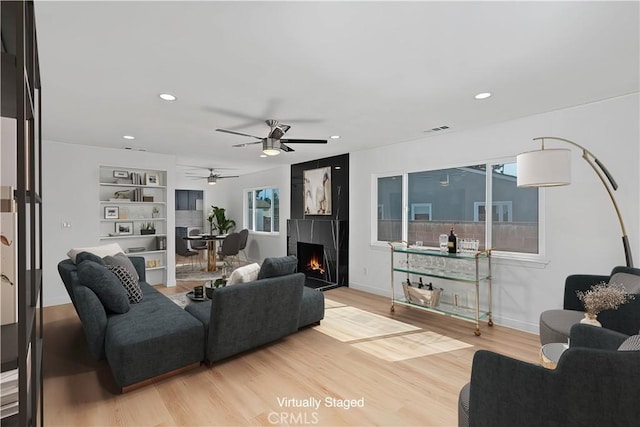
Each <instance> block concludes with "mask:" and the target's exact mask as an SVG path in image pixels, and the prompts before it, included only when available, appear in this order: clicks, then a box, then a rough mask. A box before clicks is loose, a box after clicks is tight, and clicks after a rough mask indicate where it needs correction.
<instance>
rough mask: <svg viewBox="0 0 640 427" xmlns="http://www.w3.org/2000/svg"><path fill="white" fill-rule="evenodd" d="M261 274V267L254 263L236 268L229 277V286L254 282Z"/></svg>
mask: <svg viewBox="0 0 640 427" xmlns="http://www.w3.org/2000/svg"><path fill="white" fill-rule="evenodd" d="M259 272H260V265H259V264H258V263H255V262H254V263H253V264H249V265H245V266H243V267H239V268H236V269H235V270H233V273H231V276H229V280H228V281H227V285H235V284H236V283H247V282H253V281H255V280H257V279H258V273H259Z"/></svg>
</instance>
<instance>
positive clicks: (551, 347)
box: [540, 342, 569, 369]
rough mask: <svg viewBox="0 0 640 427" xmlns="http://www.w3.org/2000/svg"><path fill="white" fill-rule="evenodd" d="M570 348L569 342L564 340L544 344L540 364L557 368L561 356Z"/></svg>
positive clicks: (549, 367)
mask: <svg viewBox="0 0 640 427" xmlns="http://www.w3.org/2000/svg"><path fill="white" fill-rule="evenodd" d="M568 348H569V344H567V343H563V342H552V343H549V344H545V345H543V346H542V348H541V349H540V364H541V365H542V366H544V367H545V368H548V369H555V368H556V365H557V364H558V360H560V356H561V355H562V353H564V351H565V350H566V349H568Z"/></svg>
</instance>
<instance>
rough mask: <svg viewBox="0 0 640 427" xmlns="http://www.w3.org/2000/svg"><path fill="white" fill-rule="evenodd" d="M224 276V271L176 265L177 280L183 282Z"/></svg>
mask: <svg viewBox="0 0 640 427" xmlns="http://www.w3.org/2000/svg"><path fill="white" fill-rule="evenodd" d="M218 277H222V271H221V270H218V271H202V270H200V269H198V268H194V267H192V266H190V265H179V266H176V280H179V281H181V282H184V281H191V280H213V279H217V278H218Z"/></svg>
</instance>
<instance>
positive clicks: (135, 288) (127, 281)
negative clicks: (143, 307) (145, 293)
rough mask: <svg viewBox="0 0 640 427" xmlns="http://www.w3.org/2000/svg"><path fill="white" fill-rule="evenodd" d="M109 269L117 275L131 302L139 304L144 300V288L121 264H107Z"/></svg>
mask: <svg viewBox="0 0 640 427" xmlns="http://www.w3.org/2000/svg"><path fill="white" fill-rule="evenodd" d="M107 269H108V270H109V271H111V272H112V273H113V274H115V275H116V277H117V278H118V280H119V281H120V283H121V284H122V286H123V287H124V289H125V290H126V291H127V297H128V298H129V302H130V303H132V304H137V303H139V302H140V301H141V300H142V289H140V285H139V284H138V280H136V278H135V277H133V275H132V274H131V273H130V272H129V270H127V269H126V268H124V267H123V266H121V265H107Z"/></svg>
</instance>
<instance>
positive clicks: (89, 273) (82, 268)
mask: <svg viewBox="0 0 640 427" xmlns="http://www.w3.org/2000/svg"><path fill="white" fill-rule="evenodd" d="M78 279H79V280H80V283H82V284H83V285H85V286H86V287H88V288H90V289H91V290H92V291H93V292H95V294H96V295H97V296H98V298H99V299H100V302H102V305H104V307H105V308H106V309H107V310H109V311H112V312H114V313H120V314H122V313H126V312H127V311H129V297H128V296H127V291H126V290H125V288H124V287H123V286H122V284H121V283H120V281H119V280H118V278H117V277H116V275H115V274H113V273H112V272H111V271H109V270H108V269H107V268H106V267H104V266H102V265H100V264H98V263H97V262H94V261H88V260H85V261H82V262H81V263H80V265H78Z"/></svg>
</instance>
